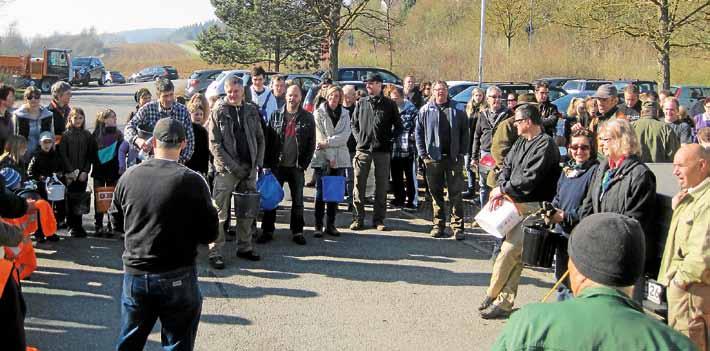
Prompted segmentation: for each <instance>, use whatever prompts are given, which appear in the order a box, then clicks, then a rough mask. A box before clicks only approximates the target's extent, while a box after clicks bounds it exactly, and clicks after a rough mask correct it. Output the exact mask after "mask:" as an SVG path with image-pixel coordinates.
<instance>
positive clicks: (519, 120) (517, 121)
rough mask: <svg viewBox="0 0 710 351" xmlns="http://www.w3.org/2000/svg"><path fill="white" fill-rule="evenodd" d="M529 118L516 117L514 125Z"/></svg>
mask: <svg viewBox="0 0 710 351" xmlns="http://www.w3.org/2000/svg"><path fill="white" fill-rule="evenodd" d="M528 119H529V118H521V119H514V120H513V125H517V124H518V123H520V122H522V121H525V120H528Z"/></svg>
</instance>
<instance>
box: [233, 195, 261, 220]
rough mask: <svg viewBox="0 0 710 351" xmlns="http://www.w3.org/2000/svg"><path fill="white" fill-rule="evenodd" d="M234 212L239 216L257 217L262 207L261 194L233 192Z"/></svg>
mask: <svg viewBox="0 0 710 351" xmlns="http://www.w3.org/2000/svg"><path fill="white" fill-rule="evenodd" d="M232 196H234V212H235V215H236V217H237V218H256V217H257V216H258V215H259V210H260V209H261V194H259V193H256V192H255V193H238V192H233V193H232Z"/></svg>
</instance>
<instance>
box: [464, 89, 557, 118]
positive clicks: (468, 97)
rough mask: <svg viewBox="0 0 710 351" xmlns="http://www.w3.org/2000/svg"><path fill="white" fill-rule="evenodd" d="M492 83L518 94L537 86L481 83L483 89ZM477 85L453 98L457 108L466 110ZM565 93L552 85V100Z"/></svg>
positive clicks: (504, 91)
mask: <svg viewBox="0 0 710 351" xmlns="http://www.w3.org/2000/svg"><path fill="white" fill-rule="evenodd" d="M491 85H496V86H498V88H500V90H502V91H503V94H509V93H516V94H518V95H521V94H527V93H533V92H535V86H534V85H532V84H530V83H516V82H484V83H481V88H482V89H483V90H486V89H488V87H489V86H491ZM475 87H476V86H470V87H468V88H466V89H465V90H464V91H462V92H460V93H458V94H457V95H456V96H454V97H453V98H452V100H454V102H455V103H456V108H457V109H459V110H461V111H465V110H466V104H467V103H468V101H469V100H471V95H473V88H475ZM565 95H567V92H566V91H565V90H564V89H562V88H558V87H550V94H549V99H550V101H555V100H557V99H559V98H560V97H562V96H565Z"/></svg>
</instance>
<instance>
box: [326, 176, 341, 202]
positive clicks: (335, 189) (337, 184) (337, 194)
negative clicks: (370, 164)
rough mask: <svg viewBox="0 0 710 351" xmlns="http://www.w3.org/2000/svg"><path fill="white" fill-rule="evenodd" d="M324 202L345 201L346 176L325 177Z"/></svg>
mask: <svg viewBox="0 0 710 351" xmlns="http://www.w3.org/2000/svg"><path fill="white" fill-rule="evenodd" d="M321 180H322V181H323V202H335V203H340V202H343V200H344V199H345V176H323V177H321Z"/></svg>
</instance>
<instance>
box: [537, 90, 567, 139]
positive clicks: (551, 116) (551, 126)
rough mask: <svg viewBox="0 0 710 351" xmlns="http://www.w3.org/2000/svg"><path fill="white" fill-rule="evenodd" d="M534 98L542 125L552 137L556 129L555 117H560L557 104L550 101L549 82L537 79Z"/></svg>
mask: <svg viewBox="0 0 710 351" xmlns="http://www.w3.org/2000/svg"><path fill="white" fill-rule="evenodd" d="M535 100H537V103H538V104H539V105H538V107H539V109H540V113H541V114H542V127H543V131H544V132H545V133H547V135H549V136H552V137H554V136H555V131H556V130H557V119H559V118H560V117H562V115H561V114H560V112H559V111H557V106H556V105H554V104H553V103H551V102H550V83H548V82H547V81H544V80H542V81H539V82H537V83H535Z"/></svg>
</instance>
